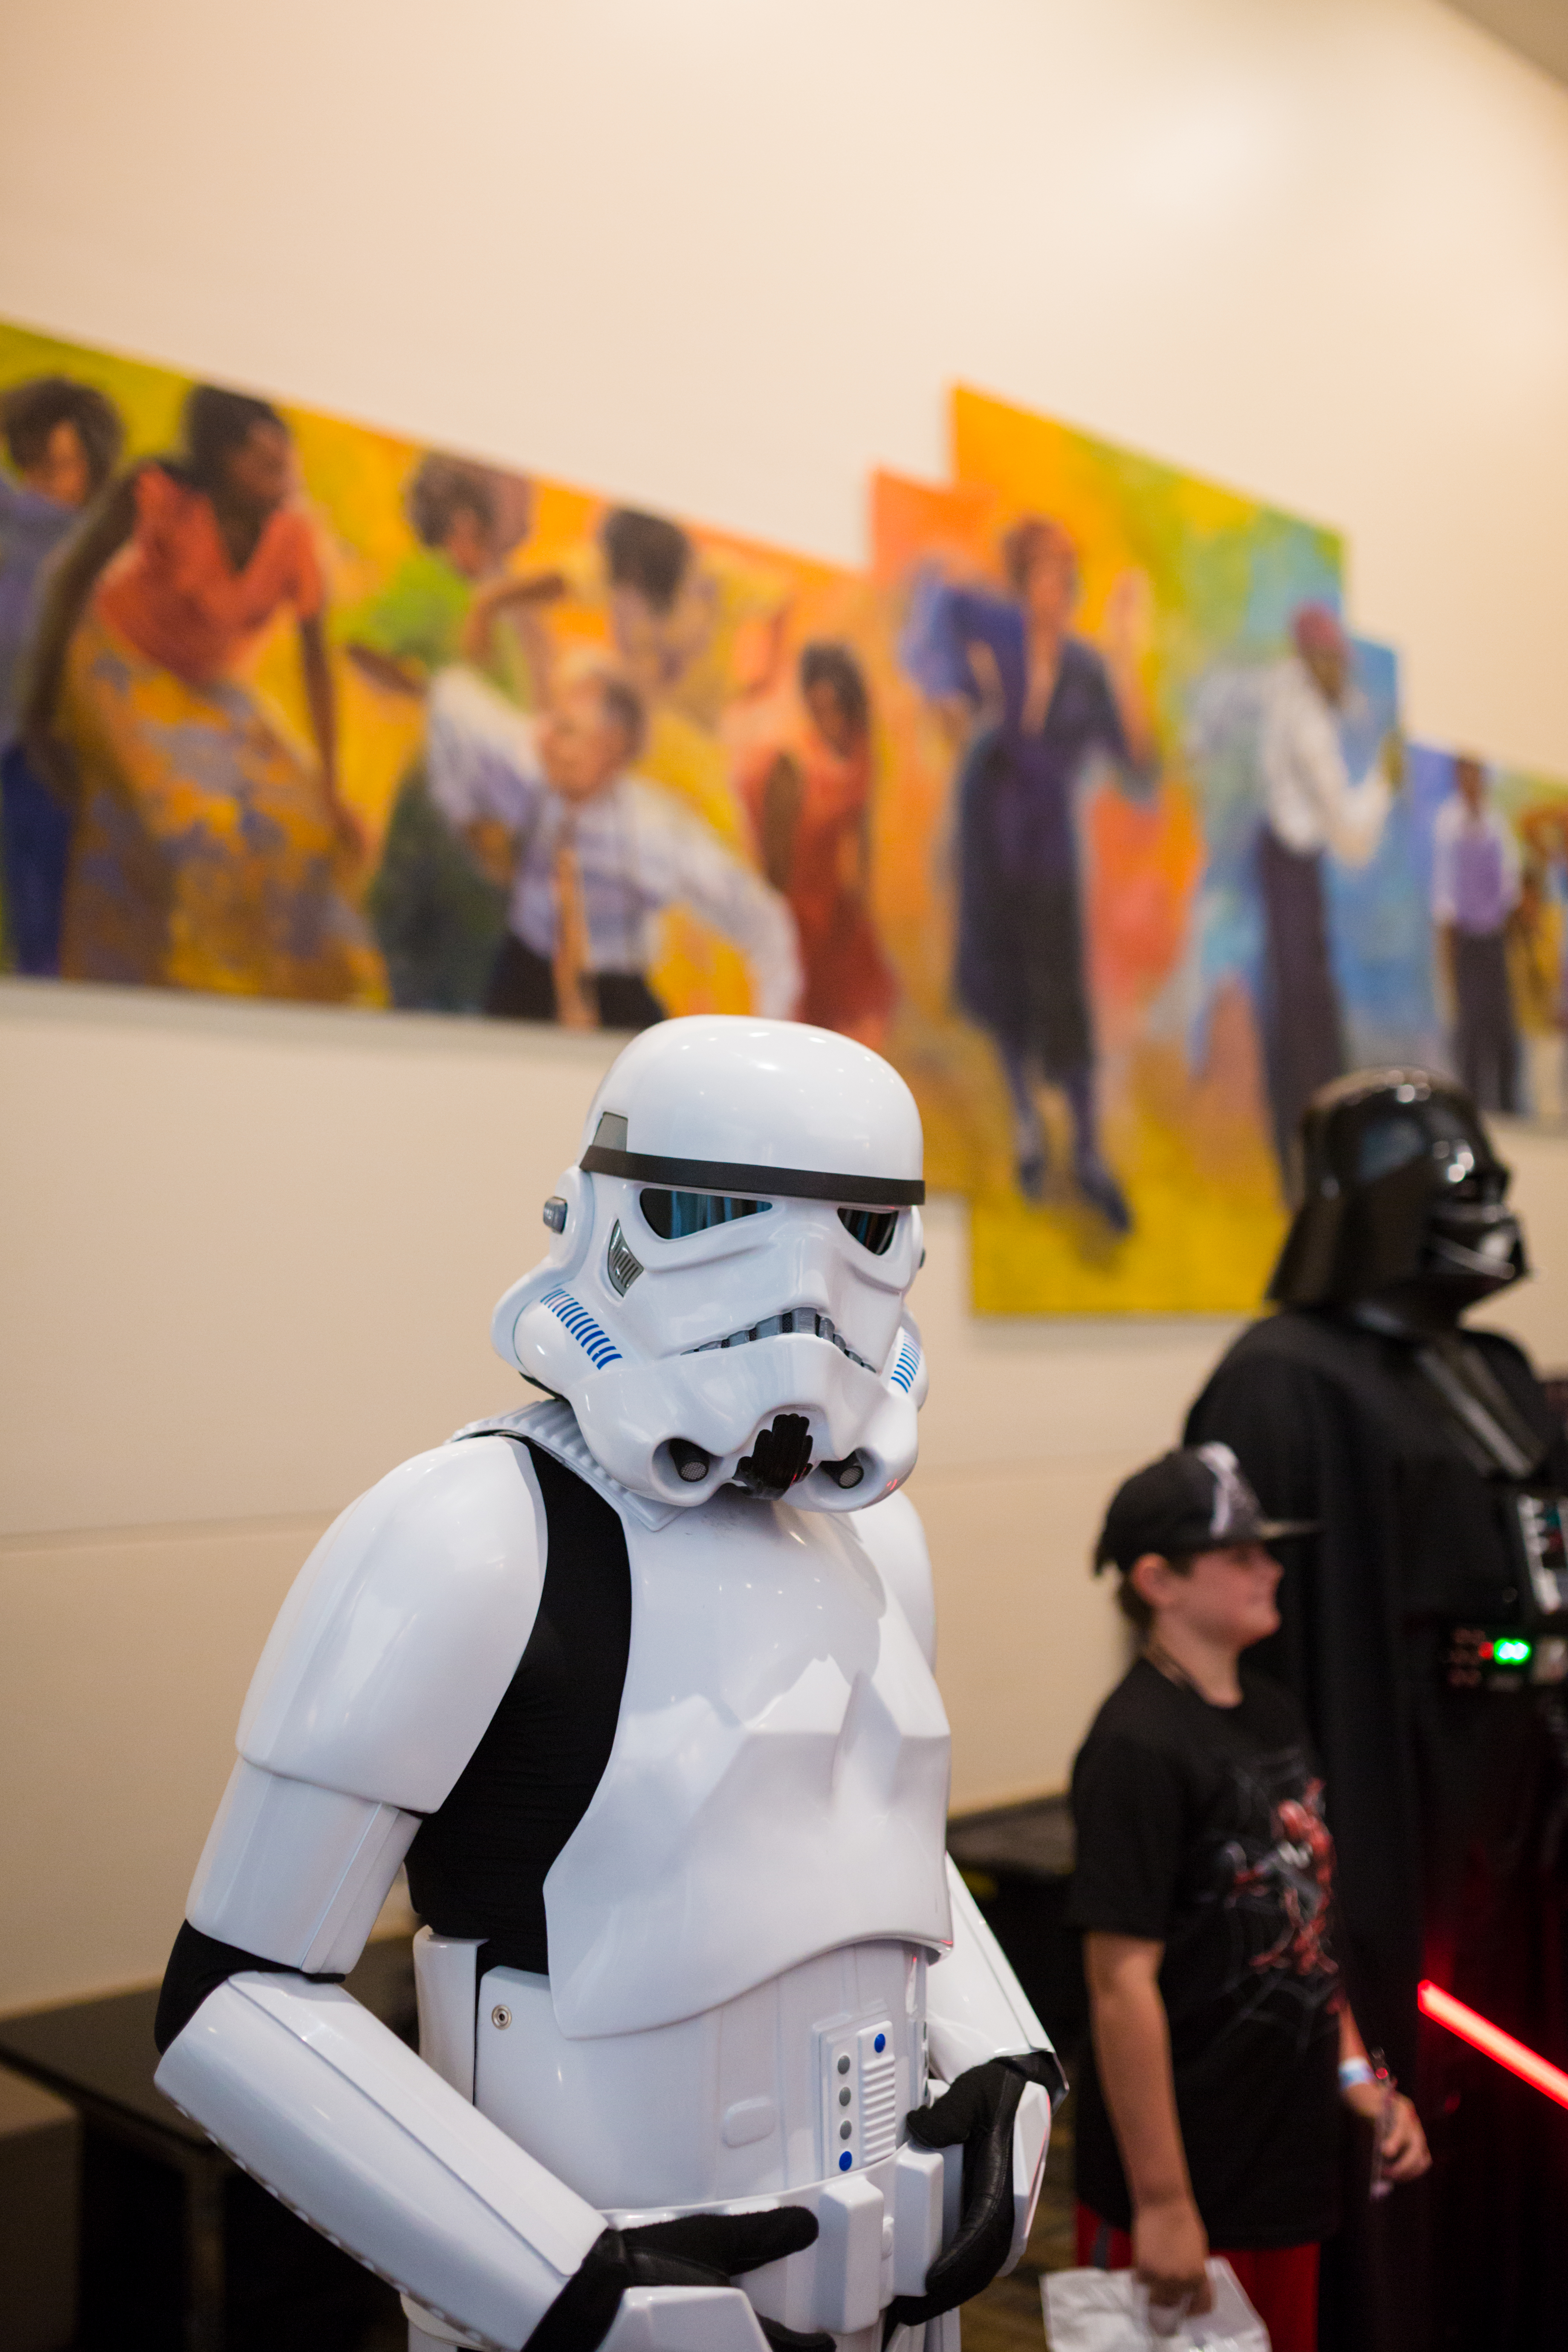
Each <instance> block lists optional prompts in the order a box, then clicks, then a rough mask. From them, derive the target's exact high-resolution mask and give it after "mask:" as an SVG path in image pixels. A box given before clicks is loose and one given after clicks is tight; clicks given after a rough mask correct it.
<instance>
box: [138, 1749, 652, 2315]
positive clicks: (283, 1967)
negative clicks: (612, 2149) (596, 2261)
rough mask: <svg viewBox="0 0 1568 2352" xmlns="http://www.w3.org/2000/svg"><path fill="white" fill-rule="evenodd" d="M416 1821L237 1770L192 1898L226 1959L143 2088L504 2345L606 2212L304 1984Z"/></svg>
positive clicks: (364, 2023)
mask: <svg viewBox="0 0 1568 2352" xmlns="http://www.w3.org/2000/svg"><path fill="white" fill-rule="evenodd" d="M417 1827H418V1816H417V1815H416V1814H413V1813H409V1812H405V1811H403V1810H402V1809H400V1808H398V1807H395V1806H392V1805H387V1804H374V1803H372V1802H370V1801H366V1800H364V1799H359V1798H353V1797H346V1796H344V1795H342V1793H341V1792H339V1791H336V1790H326V1789H321V1788H317V1787H313V1786H311V1785H310V1783H308V1782H305V1781H300V1780H287V1779H284V1778H281V1777H279V1776H276V1775H274V1774H272V1773H269V1772H266V1771H261V1770H258V1769H256V1768H255V1767H254V1766H252V1765H250V1764H247V1762H246V1761H245V1760H244V1759H241V1761H240V1763H239V1764H238V1765H237V1768H236V1770H235V1775H234V1778H233V1780H231V1781H230V1783H229V1789H228V1793H227V1795H226V1799H225V1801H224V1805H223V1809H222V1811H220V1813H219V1816H218V1820H217V1822H216V1824H215V1827H214V1831H213V1834H212V1836H211V1838H210V1839H209V1840H208V1843H207V1848H206V1852H205V1854H204V1856H203V1860H202V1867H201V1869H200V1870H199V1872H198V1874H197V1878H196V1884H195V1887H194V1889H193V1890H192V1899H191V1905H190V1925H191V1927H192V1928H194V1929H195V1931H196V1934H197V1935H198V1936H199V1937H202V1938H205V1939H210V1944H206V1945H204V1946H203V1947H202V1951H203V1955H204V1957H205V1953H206V1952H207V1951H208V1950H210V1946H211V1944H216V1945H218V1946H220V1947H224V1948H226V1950H225V1953H224V1958H226V1960H227V1961H228V1962H229V1963H230V1964H231V1965H232V1964H233V1963H235V1962H238V1963H239V1965H238V1967H237V1970H236V1972H235V1973H233V1974H231V1975H227V1976H226V1978H225V1979H224V1980H223V1981H222V1982H221V1983H220V1984H219V1985H218V1986H217V1988H216V1990H215V1991H212V1992H210V1993H209V1994H208V1995H207V1997H206V1998H205V2000H202V2001H201V2003H200V2005H199V2007H197V2009H196V2010H195V2013H194V2015H193V2016H192V2017H191V2018H190V2020H189V2021H188V2022H187V2023H186V2024H184V2026H183V2027H182V2028H181V2030H180V2032H178V2033H177V2034H176V2035H175V2037H174V2041H173V2042H171V2043H170V2045H169V2048H168V2050H167V2052H166V2053H165V2055H164V2058H163V2063H162V2065H161V2066H160V2067H159V2069H158V2076H157V2080H158V2087H159V2089H160V2090H162V2091H163V2093H164V2094H165V2095H167V2096H168V2097H169V2098H171V2099H173V2100H174V2104H175V2105H177V2106H179V2107H181V2108H182V2109H183V2110H184V2112H185V2113H186V2114H187V2115H189V2116H193V2117H194V2118H195V2121H196V2122H198V2123H199V2124H201V2125H202V2126H203V2128H204V2129H205V2130H206V2131H207V2132H209V2133H210V2134H211V2136H212V2137H213V2138H214V2139H216V2141H217V2142H218V2145H219V2146H220V2147H224V2148H226V2150H227V2151H228V2153H229V2154H230V2155H231V2156H232V2157H234V2158H236V2160H237V2162H238V2163H240V2164H242V2165H243V2166H244V2167H245V2168H246V2170H247V2172H251V2173H254V2174H255V2175H256V2177H257V2178H258V2179H259V2180H261V2181H262V2182H263V2183H264V2184H265V2185H266V2187H268V2189H271V2190H272V2191H273V2192H274V2194H275V2195H277V2196H279V2197H280V2198H281V2199H282V2200H283V2201H284V2203H285V2204H287V2205H290V2206H292V2207H293V2208H294V2209H295V2210H296V2211H298V2212H300V2213H303V2214H304V2216H305V2218H306V2219H307V2220H308V2221H312V2222H314V2224H315V2226H316V2227H317V2228H318V2229H319V2230H321V2231H325V2233H326V2234H327V2236H328V2237H330V2238H331V2239H334V2240H335V2241H336V2242H338V2243H339V2244H340V2245H342V2246H345V2247H347V2248H348V2250H349V2252H351V2253H353V2254H355V2255H357V2256H358V2258H359V2260H360V2261H361V2262H363V2263H366V2264H367V2265H368V2266H369V2267H370V2268H371V2269H372V2270H374V2271H377V2272H379V2273H380V2274H381V2275H382V2276H383V2277H384V2278H386V2279H389V2280H390V2281H391V2282H392V2284H394V2285H395V2286H396V2287H398V2288H400V2289H401V2290H402V2291H403V2292H404V2293H405V2294H410V2295H412V2296H413V2297H415V2298H416V2301H417V2302H419V2303H420V2304H422V2305H425V2307H426V2309H427V2310H430V2311H433V2312H435V2313H436V2314H437V2315H438V2316H439V2317H441V2318H442V2319H444V2320H446V2321H447V2323H448V2324H449V2325H450V2326H454V2327H456V2328H458V2329H460V2330H462V2331H463V2332H464V2333H465V2334H469V2335H473V2336H479V2337H481V2338H482V2339H483V2340H484V2341H485V2342H487V2343H489V2344H492V2345H496V2346H500V2347H507V2348H508V2352H510V2347H516V2346H519V2345H521V2344H523V2343H524V2342H526V2340H527V2338H528V2337H529V2336H530V2335H531V2333H532V2331H533V2328H534V2326H536V2325H537V2323H538V2321H539V2320H540V2318H541V2317H542V2315H543V2314H544V2312H545V2311H546V2310H547V2309H548V2308H549V2306H550V2305H552V2303H553V2302H554V2301H555V2298H556V2297H557V2295H558V2294H560V2293H561V2291H562V2289H563V2287H564V2285H565V2284H566V2282H567V2280H568V2279H569V2278H571V2277H572V2275H573V2274H574V2273H575V2272H576V2271H577V2270H578V2269H579V2267H580V2266H581V2264H582V2263H583V2262H584V2258H585V2257H586V2255H587V2254H588V2252H589V2251H590V2250H591V2248H592V2247H593V2246H594V2244H595V2241H596V2240H597V2239H598V2237H599V2235H600V2233H601V2231H603V2229H604V2226H605V2225H604V2219H603V2216H602V2215H601V2214H600V2213H599V2212H597V2211H596V2210H595V2208H594V2207H593V2206H591V2205H589V2204H587V2203H585V2202H584V2200H583V2199H582V2198H580V2197H577V2196H575V2195H574V2193H573V2191H572V2190H570V2189H567V2188H565V2187H564V2186H563V2183H561V2182H560V2181H558V2180H556V2179H554V2178H553V2176H552V2174H550V2173H548V2172H546V2171H545V2169H544V2168H543V2167H542V2165H539V2164H537V2163H535V2162H534V2160H533V2159H532V2158H531V2157H529V2156H528V2155H526V2154H525V2153H524V2152H523V2150H522V2149H521V2148H519V2147H516V2146H515V2145H514V2144H513V2143H512V2142H511V2141H510V2140H509V2139H508V2138H507V2137H506V2136H505V2135H504V2133H502V2132H500V2130H498V2129H497V2127H496V2126H495V2125H494V2124H491V2123H489V2122H488V2121H487V2120H486V2119H485V2117H484V2116H481V2115H479V2113H478V2112H477V2110H476V2109H475V2108H473V2107H472V2106H470V2105H469V2104H468V2101H467V2100H466V2099H464V2098H462V2097H461V2096H460V2095H459V2094H458V2092H456V2091H455V2090H453V2089H451V2088H450V2087H449V2085H448V2084H446V2083H444V2082H443V2081H442V2080H441V2079H440V2077H439V2076H438V2075H437V2074H434V2073H433V2072H432V2070H431V2069H430V2068H429V2067H428V2066H426V2065H425V2064H424V2063H423V2062H422V2061H421V2060H420V2059H418V2058H416V2056H415V2055H414V2053H413V2052H412V2051H410V2050H408V2049H406V2048H405V2046H404V2044H403V2043H402V2042H400V2041H399V2040H398V2039H397V2037H396V2035H395V2034H394V2033H393V2032H391V2031H390V2030H389V2029H388V2028H387V2027H386V2026H384V2025H383V2024H382V2023H381V2022H380V2021H379V2020H378V2019H376V2018H374V2017H372V2016H371V2014H370V2013H369V2011H367V2010H364V2009H362V2008H361V2006H360V2004H359V2003H358V2002H357V2001H356V2000H353V1997H352V1995H350V1994H349V1993H348V1992H346V1991H345V1990H343V1989H342V1986H341V1985H338V1984H331V1983H321V1982H320V1981H312V1980H311V1979H312V1976H319V1975H320V1974H321V1973H324V1972H326V1971H328V1970H331V1971H333V1972H336V1971H339V1970H342V1969H347V1968H348V1967H350V1966H352V1964H353V1960H354V1959H356V1958H358V1955H359V1949H360V1947H361V1946H362V1945H363V1941H364V1938H365V1936H366V1934H367V1933H368V1932H369V1928H370V1927H371V1925H372V1923H373V1922H374V1917H375V1914H376V1912H377V1911H378V1910H379V1908H380V1906H381V1904H382V1902H383V1900H384V1897H385V1895H386V1892H387V1889H388V1888H389V1887H390V1885H391V1883H392V1880H393V1878H394V1876H395V1874H396V1871H397V1866H398V1864H399V1863H400V1861H401V1860H402V1857H403V1853H404V1852H405V1849H406V1847H407V1846H408V1844H409V1843H410V1841H411V1840H412V1838H413V1835H414V1832H415V1831H416V1828H417ZM247 1956H248V1957H249V1958H251V1959H252V1962H253V1965H251V1966H249V1967H247V1966H246V1965H245V1960H246V1958H247ZM255 1962H260V1963H262V1964H263V1965H261V1966H256V1965H254V1963H255ZM268 1963H270V1964H271V1965H266V1964H268Z"/></svg>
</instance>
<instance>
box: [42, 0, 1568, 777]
mask: <svg viewBox="0 0 1568 2352" xmlns="http://www.w3.org/2000/svg"><path fill="white" fill-rule="evenodd" d="M4 42H5V58H4V61H3V70H0V312H5V313H11V314H13V315H15V316H16V317H18V318H21V319H24V320H31V321H34V322H36V323H38V324H42V325H48V326H52V327H54V328H57V329H58V330H59V331H64V332H67V333H78V334H81V335H83V336H87V337H89V338H97V339H100V340H102V341H109V342H111V343H116V344H119V345H120V346H121V347H123V348H125V349H127V350H130V351H132V352H145V353H147V354H148V355H150V356H152V357H154V358H159V359H166V360H169V361H172V362H178V363H180V364H183V365H185V366H188V367H191V368H194V369H197V370H200V371H203V372H207V373H216V374H219V375H226V376H228V377H230V378H232V379H234V380H236V381H238V382H240V383H253V384H257V385H261V386H272V387H276V388H277V389H278V390H279V391H281V392H283V393H286V394H289V395H291V396H294V397H297V398H299V399H301V400H306V401H310V402H314V403H316V404H320V405H322V406H326V407H329V408H335V409H339V410H342V411H343V412H344V413H346V414H348V415H360V416H363V417H365V418H368V419H370V420H372V421H376V422H381V423H384V424H386V425H392V426H395V427H400V428H402V429H404V430H405V431H407V432H409V433H411V434H414V435H416V436H431V437H433V438H436V439H437V440H444V441H446V442H448V443H450V444H454V445H457V446H464V445H468V446H472V447H473V448H475V449H477V450H480V451H485V452H491V453H494V454H495V455H497V456H500V457H510V458H513V459H515V460H517V461H518V462H520V463H521V464H524V465H532V466H537V467H540V468H541V469H542V470H543V471H547V472H554V473H557V474H559V475H561V476H563V477H564V478H567V479H569V480H577V481H580V482H582V483H584V485H585V486H588V487H590V488H601V489H604V490H607V491H613V492H616V493H620V494H625V495H627V496H630V497H633V498H636V499H640V500H642V501H644V502H645V503H652V504H664V505H667V506H668V507H670V508H672V509H676V510H677V511H679V512H684V513H687V514H689V515H691V516H693V517H696V518H699V519H706V520H710V521H713V522H716V523H725V524H729V525H731V526H732V527H734V528H737V529H739V530H748V531H755V532H760V533H762V534H763V535H764V536H772V537H774V538H776V539H778V540H780V541H784V542H785V543H789V544H795V545H798V546H800V547H803V548H806V549H811V550H816V551H821V552H824V553H826V554H829V555H834V556H837V557H840V558H843V559H846V560H854V559H856V558H857V557H858V555H859V554H860V553H861V552H862V548H863V541H862V513H863V504H864V498H865V483H866V474H867V469H868V467H870V466H872V465H875V464H878V463H886V464H890V465H892V466H894V467H903V468H906V469H913V470H915V471H917V472H922V471H923V472H931V471H934V470H936V469H937V468H939V467H940V466H941V465H942V454H943V453H942V396H943V392H944V389H945V387H946V386H947V385H948V384H949V383H951V382H952V380H953V379H954V378H963V379H964V380H966V381H968V382H970V383H976V384H979V385H980V386H982V387H984V388H985V389H987V390H990V391H994V392H997V393H1000V394H1005V395H1006V396H1007V397H1010V398H1013V399H1016V400H1020V401H1023V402H1026V403H1027V404H1033V405H1035V406H1037V407H1040V408H1043V409H1045V410H1047V412H1049V413H1051V414H1054V415H1061V416H1065V417H1068V418H1069V419H1072V420H1074V421H1076V422H1079V423H1081V424H1084V425H1089V426H1090V427H1092V428H1093V429H1094V430H1096V431H1099V432H1101V433H1106V434H1109V435H1110V436H1113V437H1116V438H1120V439H1122V440H1125V441H1127V442H1129V443H1131V445H1132V446H1135V447H1139V448H1143V449H1146V450H1148V451H1150V452H1151V453H1152V454H1154V455H1156V456H1163V457H1170V458H1173V459H1175V460H1176V461H1178V462H1180V463H1184V464H1187V465H1191V466H1194V467H1198V468H1200V469H1201V470H1203V471H1205V472H1206V473H1209V474H1211V475H1213V476H1215V478H1218V479H1220V480H1222V481H1229V482H1234V483H1237V484H1238V485H1239V486H1241V487H1243V488H1247V489H1251V490H1255V491H1258V492H1260V493H1262V494H1263V495H1265V496H1267V497H1268V498H1271V499H1276V500H1278V501H1280V502H1282V503H1283V504H1285V505H1287V506H1289V507H1293V508H1295V509H1299V510H1300V511H1301V512H1304V513H1306V514H1309V515H1311V516H1313V517H1315V518H1318V519H1319V520H1323V521H1326V522H1332V523H1335V524H1338V525H1341V526H1342V527H1343V528H1344V529H1345V530H1348V531H1349V533H1350V535H1351V539H1352V546H1353V551H1354V585H1355V596H1356V605H1357V610H1358V614H1359V616H1360V618H1361V620H1362V621H1363V623H1364V624H1366V625H1368V626H1369V627H1370V628H1372V629H1373V631H1375V632H1379V633H1382V634H1384V635H1387V636H1388V637H1390V638H1391V639H1392V640H1393V641H1394V642H1395V643H1396V644H1398V645H1400V646H1403V648H1404V649H1405V652H1406V654H1407V656H1408V657H1409V685H1410V709H1411V712H1412V715H1413V717H1414V719H1415V726H1416V729H1417V731H1419V732H1423V733H1425V734H1427V735H1430V736H1433V737H1435V738H1436V739H1437V740H1450V739H1454V738H1464V739H1467V740H1473V741H1474V742H1476V743H1477V744H1478V745H1479V747H1480V748H1482V749H1483V750H1485V751H1488V752H1489V753H1493V754H1496V755H1498V756H1505V755H1506V756H1509V757H1511V758H1514V759H1518V760H1521V761H1527V762H1529V761H1535V762H1538V763H1544V764H1545V765H1547V766H1549V767H1555V768H1556V769H1558V770H1563V769H1568V667H1565V666H1564V665H1563V662H1562V661H1561V659H1560V658H1559V657H1558V648H1559V643H1560V637H1561V631H1562V627H1563V549H1564V548H1565V547H1568V436H1564V435H1563V430H1562V418H1563V415H1564V414H1565V413H1568V301H1565V300H1564V289H1565V284H1568V93H1565V92H1564V91H1563V89H1560V88H1559V87H1558V86H1557V85H1556V84H1555V83H1552V82H1551V81H1548V80H1547V79H1545V77H1544V76H1542V75H1541V74H1539V73H1538V72H1536V70H1535V69H1534V68H1531V67H1529V66H1527V65H1525V64H1524V63H1523V62H1522V61H1521V59H1520V58H1517V57H1516V56H1514V55H1513V53H1512V52H1510V51H1509V50H1506V49H1504V48H1503V47H1501V46H1500V45H1499V44H1498V43H1497V42H1495V41H1494V40H1493V39H1492V38H1491V37H1489V35H1487V34H1485V33H1483V32H1481V31H1480V30H1479V29H1478V28H1477V27H1476V26H1474V25H1472V24H1469V23H1468V22H1467V21H1466V20H1465V19H1464V18H1462V17H1460V16H1458V15H1456V14H1455V13H1454V12H1452V11H1451V10H1449V9H1447V8H1445V7H1442V6H1440V5H1436V0H1267V5H1260V0H1098V5H1095V6H1092V7H1086V6H1082V5H1075V0H574V5H571V6H562V5H555V4H554V0H447V5H445V6H444V7H442V8H440V9H438V10H435V9H432V8H431V7H429V6H428V5H426V0H330V5H322V0H271V5H269V6H268V8H266V9H265V10H263V11H257V10H255V9H252V8H246V7H243V6H241V5H238V0H135V5H124V0H55V5H53V6H50V7H47V8H37V7H36V8H32V9H12V10H10V11H8V12H7V16H6V22H5V32H4Z"/></svg>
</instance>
